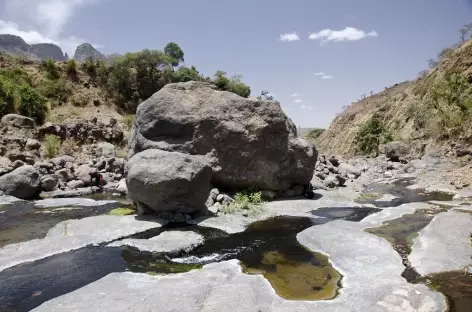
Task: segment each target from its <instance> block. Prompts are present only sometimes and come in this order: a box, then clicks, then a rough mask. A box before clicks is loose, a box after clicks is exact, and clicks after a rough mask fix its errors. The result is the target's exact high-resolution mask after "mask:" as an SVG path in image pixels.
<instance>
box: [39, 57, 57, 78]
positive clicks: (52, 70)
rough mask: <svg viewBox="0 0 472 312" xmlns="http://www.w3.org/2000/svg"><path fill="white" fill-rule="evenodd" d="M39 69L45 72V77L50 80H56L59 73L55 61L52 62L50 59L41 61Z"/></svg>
mask: <svg viewBox="0 0 472 312" xmlns="http://www.w3.org/2000/svg"><path fill="white" fill-rule="evenodd" d="M40 68H41V70H44V71H45V72H46V77H47V78H48V79H51V80H56V79H59V77H60V73H59V68H58V67H57V65H56V62H54V61H53V60H51V59H48V60H45V61H42V62H41V67H40Z"/></svg>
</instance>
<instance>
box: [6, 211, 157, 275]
mask: <svg viewBox="0 0 472 312" xmlns="http://www.w3.org/2000/svg"><path fill="white" fill-rule="evenodd" d="M161 226H162V225H161V224H160V223H158V222H156V221H154V220H152V221H146V220H138V219H136V217H134V216H123V217H116V216H96V217H89V218H84V219H81V220H68V221H64V222H61V223H58V224H57V225H56V226H55V227H53V228H52V229H50V230H49V232H48V233H47V235H46V237H45V238H42V239H34V240H30V241H27V242H23V243H18V244H11V245H7V246H4V247H2V248H0V271H2V270H5V269H6V268H9V267H12V266H15V265H18V264H21V263H24V262H29V261H35V260H39V259H43V258H46V257H49V256H52V255H55V254H59V253H63V252H67V251H70V250H75V249H79V248H83V247H85V246H88V245H97V244H101V243H105V242H110V241H113V240H116V239H120V238H122V237H125V236H130V235H133V234H136V233H140V232H144V231H147V230H150V229H154V228H159V227H161Z"/></svg>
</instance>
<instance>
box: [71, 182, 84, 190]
mask: <svg viewBox="0 0 472 312" xmlns="http://www.w3.org/2000/svg"><path fill="white" fill-rule="evenodd" d="M67 187H68V188H70V189H73V190H74V189H78V188H81V187H84V181H82V180H74V181H70V182H68V183H67Z"/></svg>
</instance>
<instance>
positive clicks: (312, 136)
mask: <svg viewBox="0 0 472 312" xmlns="http://www.w3.org/2000/svg"><path fill="white" fill-rule="evenodd" d="M325 131H326V130H325V129H321V128H315V129H312V130H310V132H308V134H307V135H306V137H307V138H309V139H316V138H318V137H319V136H320V135H322V134H323V133H324V132H325Z"/></svg>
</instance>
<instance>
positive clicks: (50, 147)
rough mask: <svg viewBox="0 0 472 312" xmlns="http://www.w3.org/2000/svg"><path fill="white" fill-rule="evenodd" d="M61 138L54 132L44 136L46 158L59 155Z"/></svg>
mask: <svg viewBox="0 0 472 312" xmlns="http://www.w3.org/2000/svg"><path fill="white" fill-rule="evenodd" d="M60 146H61V140H60V139H59V137H58V136H55V135H54V134H48V135H46V136H45V137H44V156H45V157H46V158H54V157H56V156H57V153H58V151H59V148H60Z"/></svg>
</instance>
